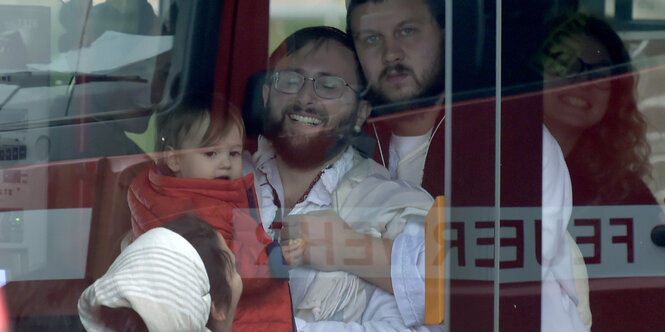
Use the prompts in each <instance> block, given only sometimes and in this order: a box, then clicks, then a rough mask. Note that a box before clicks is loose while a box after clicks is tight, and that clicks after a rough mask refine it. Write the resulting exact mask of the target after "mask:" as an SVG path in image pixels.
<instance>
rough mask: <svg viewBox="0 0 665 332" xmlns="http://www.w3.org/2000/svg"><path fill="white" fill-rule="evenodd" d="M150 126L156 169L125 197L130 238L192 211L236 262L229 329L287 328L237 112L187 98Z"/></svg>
mask: <svg viewBox="0 0 665 332" xmlns="http://www.w3.org/2000/svg"><path fill="white" fill-rule="evenodd" d="M220 99H221V98H220ZM213 105H214V106H213ZM213 107H215V109H214V110H213ZM157 127H158V128H157V130H158V139H157V146H156V148H157V150H158V151H159V154H158V155H157V162H156V165H154V166H153V167H151V168H150V169H148V170H146V171H145V172H143V173H141V174H139V175H138V176H137V177H136V178H135V179H134V180H133V181H132V184H131V186H130V190H129V193H128V200H129V207H130V209H131V212H132V230H133V233H134V237H138V236H139V235H141V234H142V233H144V232H146V231H148V230H149V229H151V228H154V227H159V226H161V225H162V224H163V223H164V222H165V221H167V220H171V219H173V218H174V217H177V216H180V215H186V214H192V213H193V214H196V215H197V216H198V217H200V218H202V219H203V220H205V221H206V222H208V223H209V224H211V225H212V226H213V227H215V228H216V229H217V230H218V231H219V232H220V233H221V234H222V236H223V237H224V239H225V240H226V242H227V244H228V246H229V248H231V250H232V251H233V253H234V254H235V255H236V257H237V259H236V265H237V269H238V273H239V274H240V276H241V277H242V281H243V285H244V291H243V295H242V297H241V298H240V302H239V304H238V309H237V311H236V314H235V320H234V322H233V330H235V331H244V330H247V331H266V330H273V331H287V330H288V331H292V330H293V326H292V324H293V323H292V321H293V319H292V317H293V313H292V309H291V303H290V295H289V288H288V281H287V280H286V279H284V278H283V277H286V276H287V275H288V273H287V272H286V271H284V269H285V265H284V264H283V261H284V258H283V255H282V251H281V248H280V246H279V245H278V244H277V242H275V241H273V240H272V239H271V238H270V236H268V234H267V233H266V232H265V230H264V229H263V226H262V224H261V221H260V217H259V215H258V209H257V206H256V202H257V199H256V193H255V190H254V177H253V174H251V173H250V174H247V175H245V176H243V160H242V159H243V157H242V151H243V141H244V135H245V130H244V128H245V127H244V124H243V121H242V118H241V117H240V115H239V112H238V111H237V110H236V109H234V107H233V106H232V105H230V104H228V103H226V102H223V101H221V100H213V98H211V97H205V96H192V97H191V98H187V99H186V100H185V101H184V102H183V103H182V104H181V106H179V107H177V108H175V109H173V110H170V111H168V112H167V113H166V114H161V115H160V117H159V118H158V123H157Z"/></svg>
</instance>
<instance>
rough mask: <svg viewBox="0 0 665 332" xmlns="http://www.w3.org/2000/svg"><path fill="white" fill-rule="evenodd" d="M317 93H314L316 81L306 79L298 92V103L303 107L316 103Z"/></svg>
mask: <svg viewBox="0 0 665 332" xmlns="http://www.w3.org/2000/svg"><path fill="white" fill-rule="evenodd" d="M316 98H317V96H316V92H315V91H314V81H313V80H311V79H305V82H303V85H302V88H300V91H298V102H300V104H301V105H310V104H313V103H314V102H315V101H316Z"/></svg>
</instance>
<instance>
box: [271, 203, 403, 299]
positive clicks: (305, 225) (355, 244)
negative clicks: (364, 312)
mask: <svg viewBox="0 0 665 332" xmlns="http://www.w3.org/2000/svg"><path fill="white" fill-rule="evenodd" d="M283 227H284V228H283V229H282V236H283V239H289V238H290V239H298V238H301V239H303V240H304V242H305V250H304V255H303V265H305V266H307V265H309V266H311V267H312V268H314V269H317V270H321V271H345V272H348V273H351V274H354V275H357V276H358V277H360V278H363V279H365V280H366V281H368V282H369V283H371V284H374V285H375V286H377V287H379V288H381V289H383V290H385V291H387V292H389V293H391V294H392V293H393V286H392V282H391V277H390V276H391V269H390V268H391V255H392V248H393V240H390V239H384V238H376V237H371V236H368V235H364V234H360V233H357V232H355V231H353V230H352V229H351V228H350V227H349V226H348V225H347V224H346V223H345V222H344V221H343V220H342V219H341V218H340V217H339V216H338V215H337V214H336V213H334V212H332V211H317V212H312V213H310V214H307V215H291V216H287V217H285V219H284V224H283Z"/></svg>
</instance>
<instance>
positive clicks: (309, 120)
mask: <svg viewBox="0 0 665 332" xmlns="http://www.w3.org/2000/svg"><path fill="white" fill-rule="evenodd" d="M288 116H289V119H291V120H292V121H295V122H297V123H300V124H304V125H307V126H319V125H321V124H323V123H324V121H323V120H322V119H319V118H318V117H314V116H308V115H302V114H296V113H290V114H289V115H288Z"/></svg>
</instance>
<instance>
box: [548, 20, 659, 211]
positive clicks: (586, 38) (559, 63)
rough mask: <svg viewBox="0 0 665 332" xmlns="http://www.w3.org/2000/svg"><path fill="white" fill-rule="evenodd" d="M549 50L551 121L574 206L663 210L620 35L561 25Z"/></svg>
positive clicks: (588, 25) (586, 23)
mask: <svg viewBox="0 0 665 332" xmlns="http://www.w3.org/2000/svg"><path fill="white" fill-rule="evenodd" d="M551 26H552V29H551V30H550V31H551V32H550V33H549V35H548V37H547V39H546V42H545V45H544V47H543V51H542V53H541V54H542V55H541V57H540V59H539V60H540V62H541V64H542V66H543V68H542V70H543V77H544V79H545V84H544V86H545V89H546V90H545V93H544V95H543V109H544V122H545V125H546V126H547V127H548V129H549V130H550V131H551V132H552V135H553V136H554V137H555V138H556V139H557V141H558V142H559V145H560V146H561V150H562V151H563V153H564V155H565V157H566V163H567V164H568V168H569V171H570V175H571V180H572V183H573V200H574V204H575V205H636V204H656V201H655V199H654V197H653V195H652V194H651V191H650V190H649V189H648V188H647V186H646V185H645V184H644V182H643V181H642V179H643V178H644V177H645V176H647V175H648V174H649V171H650V166H649V162H648V155H649V151H650V148H649V145H648V143H647V140H646V128H647V126H646V122H645V120H644V117H643V116H642V114H641V113H640V112H639V111H638V109H637V105H636V102H635V96H634V86H635V81H636V76H635V74H634V73H633V72H631V67H630V57H629V55H628V53H627V52H626V48H625V47H624V45H623V43H622V41H621V39H620V38H619V36H618V35H617V34H616V32H614V31H613V30H612V28H610V26H609V25H608V24H607V23H605V22H603V21H602V20H599V19H596V18H593V17H590V16H587V15H583V14H575V15H572V16H568V17H562V18H559V19H556V20H555V21H554V23H552V24H551Z"/></svg>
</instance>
